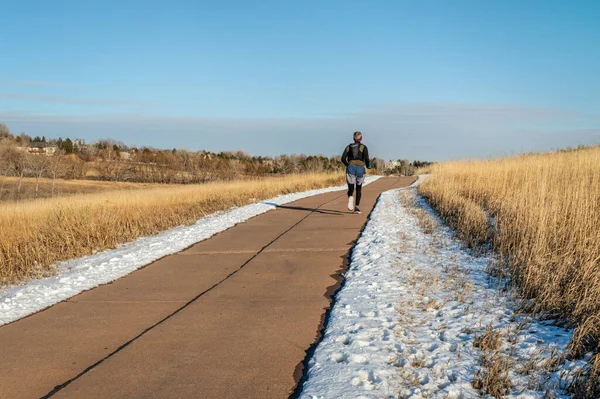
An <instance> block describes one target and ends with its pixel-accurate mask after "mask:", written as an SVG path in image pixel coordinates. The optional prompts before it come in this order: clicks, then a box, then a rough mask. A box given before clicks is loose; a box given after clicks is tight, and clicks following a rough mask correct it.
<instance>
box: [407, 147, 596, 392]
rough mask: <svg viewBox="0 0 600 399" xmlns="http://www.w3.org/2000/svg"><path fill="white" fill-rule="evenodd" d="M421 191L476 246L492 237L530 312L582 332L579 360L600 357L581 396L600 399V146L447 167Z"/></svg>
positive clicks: (577, 339) (575, 345) (437, 169)
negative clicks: (591, 354) (590, 355)
mask: <svg viewBox="0 0 600 399" xmlns="http://www.w3.org/2000/svg"><path fill="white" fill-rule="evenodd" d="M419 191H420V193H421V194H422V195H423V196H425V197H427V198H428V199H429V201H430V202H431V203H432V204H433V206H434V207H435V208H437V210H438V211H439V212H440V213H441V215H442V216H443V217H444V218H445V219H446V220H447V221H448V222H449V224H450V225H452V226H453V227H454V228H456V229H457V230H458V232H459V234H460V236H461V237H462V238H463V239H464V240H465V241H466V242H467V243H469V244H470V245H472V246H476V245H477V244H480V243H482V242H484V241H486V240H487V239H488V238H491V242H492V248H493V250H494V251H495V252H496V253H497V254H498V255H499V257H500V259H501V260H502V264H503V265H505V266H506V268H507V272H508V273H509V275H510V276H511V278H512V279H513V281H514V282H515V283H516V286H518V287H519V288H520V290H521V292H522V293H523V294H524V296H525V297H526V298H529V299H532V301H531V304H532V305H533V306H532V310H534V311H540V312H546V313H547V314H549V315H550V316H552V317H558V318H559V319H562V320H564V321H566V322H568V323H570V324H571V325H573V326H575V327H576V330H575V334H574V337H573V340H572V342H571V350H572V351H573V355H575V356H578V355H581V354H583V353H584V352H587V351H589V350H594V351H595V353H597V355H596V357H595V358H594V359H593V360H592V361H591V362H590V363H589V366H590V367H589V369H588V371H587V374H586V375H585V376H584V377H582V380H581V381H580V382H584V384H583V385H582V384H579V388H578V389H580V391H579V394H578V396H579V397H600V390H599V387H598V385H599V384H598V383H599V382H600V379H599V378H598V377H599V376H600V366H598V365H600V360H599V359H600V358H599V355H598V353H599V348H600V346H599V345H600V147H593V148H587V149H582V150H578V151H569V152H557V153H546V154H532V155H523V156H517V157H511V158H506V159H500V160H490V161H465V162H447V163H443V164H441V165H435V166H434V167H433V175H432V177H431V178H430V179H429V180H428V181H427V182H425V183H424V184H423V185H421V187H420V188H419ZM490 220H493V228H492V226H491V223H490ZM594 365H596V366H594ZM582 386H583V388H581V387H582ZM582 392H583V394H582ZM588 394H589V395H590V396H585V395H588Z"/></svg>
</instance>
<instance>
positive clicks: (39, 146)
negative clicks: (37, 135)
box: [17, 142, 58, 156]
mask: <svg viewBox="0 0 600 399" xmlns="http://www.w3.org/2000/svg"><path fill="white" fill-rule="evenodd" d="M17 150H19V151H23V152H27V153H28V154H32V155H46V156H52V155H54V154H56V151H58V147H56V146H54V145H51V144H48V143H37V142H36V143H29V145H27V147H17Z"/></svg>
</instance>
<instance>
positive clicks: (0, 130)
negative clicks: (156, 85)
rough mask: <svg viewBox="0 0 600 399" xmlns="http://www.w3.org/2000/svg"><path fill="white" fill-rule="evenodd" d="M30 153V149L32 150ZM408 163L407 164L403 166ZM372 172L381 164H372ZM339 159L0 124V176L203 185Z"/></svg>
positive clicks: (404, 168) (325, 168)
mask: <svg viewBox="0 0 600 399" xmlns="http://www.w3.org/2000/svg"><path fill="white" fill-rule="evenodd" d="M32 149H33V150H32ZM406 162H408V161H406ZM423 164H426V162H419V161H414V162H413V163H408V164H407V165H405V164H404V161H402V162H400V164H399V166H398V167H396V168H394V169H393V171H392V172H393V173H401V174H406V175H408V174H412V173H414V169H415V168H417V167H419V166H420V165H423ZM373 165H374V168H375V170H379V171H382V172H383V171H384V169H385V168H386V163H385V162H384V161H383V160H381V159H377V158H375V159H373ZM343 169H344V165H343V164H342V162H341V160H340V157H339V156H334V157H326V156H324V155H304V154H300V155H280V156H276V157H268V156H251V155H249V154H247V153H245V152H242V151H234V152H219V153H214V152H208V151H188V150H181V149H176V148H173V149H171V150H160V149H154V148H150V147H141V148H138V147H132V146H127V145H126V144H124V143H122V142H119V141H115V140H110V139H106V140H98V141H97V142H94V143H92V144H87V143H85V141H83V140H79V139H75V140H73V139H71V138H65V139H63V138H57V139H53V138H51V139H47V138H46V137H45V136H42V137H39V136H36V137H30V136H28V135H27V134H25V133H21V134H20V135H16V136H15V135H12V134H11V132H10V131H9V130H8V128H7V127H6V125H4V124H2V123H0V175H2V176H14V177H18V178H20V179H22V178H23V177H35V178H36V180H37V181H39V179H40V178H42V177H46V178H51V179H53V181H54V180H55V179H97V180H105V181H127V182H144V183H171V184H173V183H178V184H189V183H204V182H210V181H217V180H233V179H237V178H241V177H247V176H250V177H255V176H266V175H280V174H289V173H306V172H335V171H342V170H343Z"/></svg>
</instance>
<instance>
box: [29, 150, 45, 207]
mask: <svg viewBox="0 0 600 399" xmlns="http://www.w3.org/2000/svg"><path fill="white" fill-rule="evenodd" d="M25 164H26V165H27V169H30V170H31V171H32V172H33V174H34V176H35V198H37V197H38V194H39V190H40V178H41V177H42V175H43V174H44V172H45V171H46V167H47V166H48V157H47V156H45V155H26V156H25Z"/></svg>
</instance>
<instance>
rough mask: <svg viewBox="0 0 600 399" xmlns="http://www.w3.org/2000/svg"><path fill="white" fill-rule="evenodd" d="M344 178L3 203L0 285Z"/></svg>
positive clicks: (292, 178)
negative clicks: (211, 216)
mask: <svg viewBox="0 0 600 399" xmlns="http://www.w3.org/2000/svg"><path fill="white" fill-rule="evenodd" d="M343 182H344V176H343V175H342V174H297V175H288V176H285V177H277V178H267V179H256V180H244V181H235V182H221V183H207V184H202V185H186V186H158V187H150V188H145V189H137V190H131V189H126V188H125V189H121V190H118V191H114V190H113V191H107V192H104V193H96V194H79V195H73V196H69V197H63V198H49V199H38V200H31V201H24V202H4V203H0V286H2V285H7V284H13V283H18V282H22V281H24V280H26V279H29V278H34V277H41V276H46V275H49V274H51V273H52V272H53V269H52V265H54V264H56V263H57V262H59V261H63V260H68V259H73V258H77V257H81V256H84V255H89V254H92V253H94V252H95V251H101V250H105V249H109V248H114V247H115V246H117V245H118V244H121V243H125V242H129V241H132V240H135V239H136V238H139V237H142V236H147V235H151V234H155V233H158V232H160V231H162V230H165V229H169V228H171V227H174V226H179V225H186V224H191V223H193V222H195V221H196V220H197V219H199V218H200V217H202V216H204V215H207V214H209V213H213V212H216V211H220V210H226V209H229V208H231V207H232V206H242V205H246V204H249V203H253V202H256V201H259V200H261V199H267V198H271V197H274V196H277V195H280V194H286V193H292V192H298V191H306V190H311V189H316V188H322V187H327V186H333V185H339V184H342V183H343Z"/></svg>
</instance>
